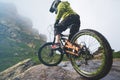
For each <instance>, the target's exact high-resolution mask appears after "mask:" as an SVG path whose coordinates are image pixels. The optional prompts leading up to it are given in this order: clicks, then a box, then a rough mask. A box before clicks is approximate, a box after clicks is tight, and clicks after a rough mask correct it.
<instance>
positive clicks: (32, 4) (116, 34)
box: [0, 0, 120, 51]
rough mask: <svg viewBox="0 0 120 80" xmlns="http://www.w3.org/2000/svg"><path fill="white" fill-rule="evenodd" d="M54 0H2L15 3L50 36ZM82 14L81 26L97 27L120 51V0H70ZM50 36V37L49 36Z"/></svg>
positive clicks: (114, 47) (41, 30)
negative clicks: (50, 10) (51, 9)
mask: <svg viewBox="0 0 120 80" xmlns="http://www.w3.org/2000/svg"><path fill="white" fill-rule="evenodd" d="M52 1H53V0H0V2H10V3H13V4H15V6H16V7H17V10H18V13H19V14H21V15H23V16H25V17H28V18H30V19H31V20H32V22H33V27H34V28H36V29H37V30H39V33H42V34H46V35H47V36H49V33H48V29H49V25H53V24H54V21H55V14H52V13H50V12H49V8H50V5H51V3H52ZM68 1H69V2H70V3H71V6H72V7H73V9H74V10H75V11H76V12H77V13H78V14H79V15H80V18H81V28H80V29H85V28H90V29H95V30H97V31H99V32H100V33H102V34H103V35H104V36H105V37H106V38H107V40H108V41H109V43H110V45H111V47H112V49H114V50H115V51H119V50H120V48H119V45H120V42H119V41H120V31H119V30H120V28H119V27H120V9H119V8H120V0H68ZM48 38H49V37H48Z"/></svg>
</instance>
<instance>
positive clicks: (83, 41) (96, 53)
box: [70, 29, 112, 80]
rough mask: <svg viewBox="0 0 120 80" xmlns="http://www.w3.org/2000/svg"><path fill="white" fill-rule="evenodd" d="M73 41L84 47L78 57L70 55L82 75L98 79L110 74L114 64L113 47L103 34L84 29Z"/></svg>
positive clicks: (75, 67) (91, 79)
mask: <svg viewBox="0 0 120 80" xmlns="http://www.w3.org/2000/svg"><path fill="white" fill-rule="evenodd" d="M71 42H72V43H77V44H79V45H80V46H81V47H82V49H81V51H80V52H79V56H78V57H75V56H72V55H71V56H70V60H71V63H72V66H73V67H74V69H75V70H76V71H77V72H78V73H79V74H80V75H82V76H84V77H85V78H87V79H90V80H98V79H100V78H103V77H104V76H106V75H107V74H108V72H109V71H110V69H111V66H112V49H111V47H110V45H109V43H108V41H107V40H106V38H105V37H104V36H103V35H102V34H100V33H99V32H97V31H95V30H91V29H84V30H81V31H80V32H78V33H77V34H76V35H75V36H74V37H73V39H72V40H71Z"/></svg>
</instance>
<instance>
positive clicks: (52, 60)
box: [38, 42, 63, 66]
mask: <svg viewBox="0 0 120 80" xmlns="http://www.w3.org/2000/svg"><path fill="white" fill-rule="evenodd" d="M52 44H53V43H52V42H51V43H46V44H44V45H43V46H42V47H41V48H40V49H39V52H38V57H39V60H40V61H41V62H42V63H43V64H45V65H47V66H56V65H57V64H59V63H60V62H61V61H62V59H63V54H62V53H61V49H56V50H53V49H52V48H51V46H52Z"/></svg>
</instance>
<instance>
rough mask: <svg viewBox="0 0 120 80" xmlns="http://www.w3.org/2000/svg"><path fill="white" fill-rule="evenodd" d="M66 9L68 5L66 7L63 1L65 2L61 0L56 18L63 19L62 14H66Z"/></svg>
mask: <svg viewBox="0 0 120 80" xmlns="http://www.w3.org/2000/svg"><path fill="white" fill-rule="evenodd" d="M65 9H66V7H65V4H64V3H63V2H61V3H60V4H59V5H58V7H57V10H58V11H57V15H56V20H60V19H61V17H62V15H63V14H64V12H65Z"/></svg>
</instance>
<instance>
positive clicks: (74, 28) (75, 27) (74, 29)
mask: <svg viewBox="0 0 120 80" xmlns="http://www.w3.org/2000/svg"><path fill="white" fill-rule="evenodd" d="M79 28H80V26H79V25H72V26H71V27H70V34H69V40H71V39H72V37H73V36H74V35H75V34H76V33H77V32H78V31H79Z"/></svg>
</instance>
